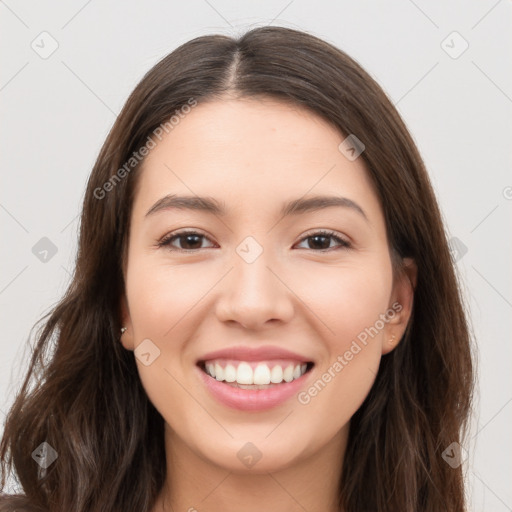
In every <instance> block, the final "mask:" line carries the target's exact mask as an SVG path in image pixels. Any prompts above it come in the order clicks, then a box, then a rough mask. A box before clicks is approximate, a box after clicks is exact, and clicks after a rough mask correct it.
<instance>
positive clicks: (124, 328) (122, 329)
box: [121, 327, 127, 336]
mask: <svg viewBox="0 0 512 512" xmlns="http://www.w3.org/2000/svg"><path fill="white" fill-rule="evenodd" d="M126 329H127V327H121V336H122V335H123V334H124V333H125V332H126Z"/></svg>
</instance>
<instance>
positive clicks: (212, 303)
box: [1, 27, 473, 512]
mask: <svg viewBox="0 0 512 512" xmlns="http://www.w3.org/2000/svg"><path fill="white" fill-rule="evenodd" d="M33 378H37V379H38V382H37V386H35V387H33V386H32V387H31V385H30V384H31V382H32V379H33ZM472 386H473V374H472V363H471V354H470V336H469V333H468V326H467V321H466V318H465V315H464V308H463V304H462V299H461V295H460V291H459V288H458V284H457V280H456V276H455V272H454V267H453V263H452V261H451V258H450V252H449V249H448V245H447V241H446V237H445V233H444V229H443V224H442V220H441V215H440V212H439V209H438V206H437V202H436V199H435V196H434V193H433V190H432V187H431V185H430V182H429V179H428V176H427V173H426V171H425V168H424V165H423V163H422V160H421V158H420V156H419V154H418V151H417V149H416V147H415V145H414V143H413V141H412V139H411V137H410V135H409V134H408V132H407V129H406V127H405V126H404V124H403V122H402V121H401V119H400V117H399V115H398V113H397V112H396V110H395V109H394V107H393V105H392V104H391V103H390V101H389V100H388V99H387V97H386V96H385V94H384V92H383V91H382V89H381V88H380V87H379V86H378V85H377V84H376V83H375V81H373V79H372V78H371V77H370V76H369V75H368V74H367V73H366V72H365V71H364V70H363V69H361V67H360V66H359V65H358V64H357V63H356V62H355V61H354V60H352V59H351V58H350V57H348V56H347V55H346V54H344V53H343V52H342V51H340V50H338V49H336V48H335V47H333V46H331V45H330V44H328V43H326V42H324V41H322V40H320V39H317V38H316V37H313V36H311V35H309V34H306V33H303V32H300V31H295V30H291V29H286V28H278V27H262V28H257V29H254V30H251V31H250V32H248V33H246V34H245V35H243V36H242V37H240V38H239V39H232V38H229V37H226V36H220V35H217V36H205V37H199V38H197V39H194V40H192V41H190V42H188V43H186V44H184V45H182V46H181V47H180V48H178V49H177V50H175V51H174V52H172V53H171V54H170V55H168V56H167V57H165V58H164V59H163V60H162V61H160V62H159V63H158V64H157V65H156V66H155V67H154V68H153V69H151V70H150V71H149V72H148V73H147V74H146V76H145V77H144V78H143V79H142V81H141V82H140V83H139V84H138V86H137V87H136V88H135V90H134V91H133V93H132V94H131V96H130V97H129V99H128V101H127V103H126V105H125V107H124V108H123V111H122V112H121V114H120V115H119V117H118V119H117V120H116V122H115V124H114V126H113V128H112V130H111V132H110V134H109V135H108V137H107V140H106V142H105V144H104V146H103V148H102V150H101V152H100V154H99V156H98V159H97V161H96V164H95V166H94V168H93V170H92V174H91V176H90V179H89V182H88V185H87V191H86V195H85V200H84V204H83V212H82V219H81V230H80V241H79V252H78V258H77V263H76V270H75V273H74V276H73V280H72V283H71V285H70V287H69V289H68V291H67V293H66V295H65V297H64V298H63V300H62V301H61V302H60V303H59V305H58V306H57V307H56V308H55V310H54V311H53V312H52V313H51V315H50V316H49V318H48V319H47V320H46V323H45V324H44V328H43V330H42V332H41V334H40V336H39V339H38V343H37V345H36V347H35V350H34V354H33V357H32V361H31V368H30V372H29V374H28V375H27V377H26V379H25V382H24V384H23V387H22V390H21V393H20V394H19V395H18V396H17V398H16V401H15V402H14V405H13V406H12V408H11V410H10V412H9V415H8V418H7V422H6V425H5V431H4V436H3V440H2V444H1V454H2V465H3V477H4V480H3V485H5V477H6V475H7V474H8V471H9V470H11V469H14V470H15V473H16V475H17V477H18V479H19V482H20V484H21V485H22V487H23V495H20V496H17V497H16V496H10V497H8V496H4V498H3V508H2V509H1V510H15V509H17V510H21V509H25V510H44V511H61V510H73V511H77V512H78V511H80V512H82V511H86V510H87V511H89V510H91V511H92V510H102V511H114V510H115V511H117V510H123V511H125V510H130V511H134V512H135V511H140V512H142V511H151V512H163V511H167V510H199V511H200V510H209V511H216V510H221V509H222V510H226V509H227V510H229V509H235V508H236V509H237V510H244V511H246V512H247V511H252V510H269V511H272V510H290V511H295V510H310V511H313V510H322V511H338V510H342V511H344V512H363V511H365V512H366V511H372V512H384V511H393V512H396V511H401V512H402V511H404V512H405V511H407V512H409V511H410V512H413V511H414V512H420V511H422V512H434V511H435V512H438V511H439V510H443V511H448V512H461V511H463V510H465V500H464V488H463V476H462V470H461V465H460V462H461V461H455V463H454V461H453V460H450V459H449V457H447V455H446V450H449V456H450V457H452V459H454V458H457V453H458V452H457V449H458V447H459V446H460V444H459V443H462V440H463V435H464V432H465V428H466V422H467V418H468V413H469V408H470V400H471V392H472Z"/></svg>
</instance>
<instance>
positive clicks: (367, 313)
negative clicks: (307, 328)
mask: <svg viewBox="0 0 512 512" xmlns="http://www.w3.org/2000/svg"><path fill="white" fill-rule="evenodd" d="M300 275H301V274H300V273H297V277H295V281H294V282H295V285H294V287H295V288H294V291H296V293H297V295H299V296H300V297H301V298H302V300H303V301H304V303H305V304H306V305H307V306H308V307H309V308H310V310H311V311H312V312H313V313H314V314H315V315H316V317H317V318H318V319H319V320H321V321H322V324H323V325H324V327H325V328H326V329H325V330H324V329H322V331H323V332H325V333H326V340H328V345H329V350H330V351H331V352H332V351H333V350H335V351H336V352H337V353H339V351H344V350H345V347H346V346H347V345H350V342H351V341H352V340H353V339H355V338H356V337H357V336H358V335H359V334H360V333H361V332H364V331H365V329H366V328H369V327H370V326H373V325H374V324H375V322H376V321H378V320H379V318H380V315H381V314H384V313H385V312H386V310H387V308H388V302H389V297H390V294H391V289H392V276H391V267H390V264H389V265H388V262H387V260H384V259H382V260H377V259H376V258H374V259H372V260H370V259H367V260H366V262H357V264H352V265H350V264H349V263H347V264H346V265H344V266H338V267H320V266H319V267H318V268H317V269H309V271H308V273H307V276H308V277H307V279H306V278H304V277H303V276H302V277H299V276H300ZM331 355H332V354H331Z"/></svg>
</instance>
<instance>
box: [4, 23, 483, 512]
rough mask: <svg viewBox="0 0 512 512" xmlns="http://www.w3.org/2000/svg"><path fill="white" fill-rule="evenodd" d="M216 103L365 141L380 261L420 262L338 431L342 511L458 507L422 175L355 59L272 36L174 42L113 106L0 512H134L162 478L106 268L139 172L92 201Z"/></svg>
mask: <svg viewBox="0 0 512 512" xmlns="http://www.w3.org/2000/svg"><path fill="white" fill-rule="evenodd" d="M227 95H229V96H231V97H241V98H242V97H247V98H250V97H256V96H262V97H271V98H274V99H280V100H282V101H287V102H290V103H292V104H295V105H300V106H303V107H305V108H307V109H310V110H311V111H312V112H314V113H316V114H317V115H319V116H321V117H322V118H324V119H326V120H327V121H329V122H330V123H332V125H334V126H335V127H337V129H339V131H340V133H341V134H343V135H345V136H346V135H348V134H355V135H356V136H357V137H358V139H360V140H361V141H362V142H363V143H364V145H365V146H366V148H365V151H364V152H363V153H362V158H363V159H364V162H365V165H366V167H367V170H368V173H369V176H370V177H371V179H372V182H373V184H374V186H375V189H376V191H377V193H378V195H379V199H380V202H381V207H382V210H383V212H384V217H385V220H386V225H387V232H388V239H389V243H390V249H391V250H392V252H393V253H395V254H398V255H399V256H400V258H404V257H411V258H413V259H414V260H415V262H416V264H417V267H418V276H417V285H416V289H415V293H414V307H413V312H412V316H411V319H410V322H409V325H408V327H407V330H406V333H405V335H404V337H403V338H402V340H401V342H400V344H399V345H398V347H397V348H396V349H395V350H393V351H392V352H391V353H389V354H387V355H386V356H384V357H383V358H382V362H381V366H380V369H379V372H378V375H377V378H376V381H375V383H374V385H373V387H372V389H371V391H370V393H369V395H368V397H367V398H366V400H365V401H364V403H363V404H362V406H361V407H360V408H359V410H358V411H357V412H356V413H355V415H354V416H353V417H352V420H351V425H350V434H349V442H348V447H347V452H346V455H345V458H344V466H343V474H342V478H341V481H340V486H339V496H340V502H339V503H340V508H343V510H345V511H346V512H370V511H371V512H384V511H390V512H439V511H440V510H442V511H444V512H462V511H463V510H465V500H464V488H463V473H462V470H461V467H458V468H455V469H454V468H452V467H450V465H448V464H447V463H446V462H445V461H444V460H443V458H442V456H441V454H442V452H443V450H444V449H445V448H447V447H448V446H449V445H450V444H451V443H453V442H461V443H462V438H463V436H464V434H465V432H466V428H467V421H468V415H469V411H470V403H471V396H472V389H473V370H472V358H471V337H470V334H469V328H468V321H467V319H466V316H465V312H464V305H463V302H462V297H461V292H460V289H459V284H458V282H457V277H456V274H455V271H454V264H453V261H452V259H451V256H450V251H449V248H448V243H447V238H446V234H445V232H444V227H443V223H442V217H441V214H440V211H439V208H438V205H437V202H436V198H435V196H434V193H433V190H432V187H431V184H430V181H429V178H428V175H427V172H426V170H425V167H424V164H423V162H422V160H421V157H420V155H419V153H418V150H417V148H416V146H415V144H414V142H413V140H412V138H411V136H410V135H409V133H408V131H407V129H406V127H405V125H404V123H403V121H402V120H401V118H400V116H399V114H398V113H397V111H396V109H395V108H394V106H393V105H392V103H391V102H390V101H389V99H388V98H387V97H386V95H385V94H384V92H383V91H382V89H381V88H380V87H379V85H378V84H377V83H376V82H375V81H374V80H373V79H372V78H371V77H370V76H369V75H368V74H367V73H366V72H365V71H364V70H363V69H362V68H361V67H360V66H359V64H357V63H356V62H355V61H354V60H353V59H351V58H350V57H349V56H347V55H346V54H345V53H344V52H342V51H341V50H339V49H337V48H335V47H334V46H332V45H330V44H328V43H327V42H325V41H322V40H321V39H318V38H316V37H314V36H312V35H309V34H307V33H304V32H301V31H296V30H291V29H287V28H280V27H261V28H256V29H254V30H251V31H249V32H247V33H246V34H244V35H242V36H241V37H239V38H230V37H227V36H222V35H212V36H204V37H198V38H196V39H194V40H192V41H189V42H187V43H186V44H183V45H182V46H180V47H179V48H178V49H176V50H175V51H173V52H172V53H171V54H169V55H168V56H166V57H165V58H164V59H162V60H161V61H160V62H159V63H158V64H156V65H155V66H154V67H153V68H152V69H151V70H150V71H149V72H148V73H147V74H146V75H145V76H144V78H143V79H142V80H141V82H140V83H139V84H138V85H137V87H136V88H135V90H134V91H133V93H132V94H131V95H130V97H129V98H128V101H127V102H126V104H125V106H124V108H123V110H122V112H121V113H120V115H119V117H118V118H117V120H116V122H115V123H114V125H113V127H112V129H111V131H110V133H109V135H108V137H107V139H106V141H105V143H104V145H103V147H102V149H101V151H100V153H99V156H98V158H97V161H96V163H95V165H94V168H93V170H92V173H91V175H90V178H89V181H88V184H87V190H86V194H85V198H84V203H83V212H82V217H81V226H80V238H79V249H78V256H77V261H76V268H75V271H74V275H73V279H72V282H71V284H70V286H69V289H68V290H67V292H66V293H65V296H64V297H63V299H62V300H61V301H60V302H59V304H58V305H57V306H56V307H55V308H54V309H53V311H52V312H51V313H49V314H48V315H46V316H45V317H43V318H42V319H41V322H42V321H43V320H44V324H43V327H42V329H41V330H40V332H39V333H38V336H37V342H36V344H35V346H34V347H33V355H32V358H31V361H30V368H29V371H28V373H27V375H26V377H25V380H24V382H23V385H22V387H21V390H20V392H19V393H18V395H17V397H16V400H15V402H14V404H13V406H12V408H11V409H10V411H9V414H8V416H7V420H6V423H5V430H4V434H3V439H2V443H1V451H0V454H1V457H2V488H5V484H6V476H7V475H8V474H10V473H12V472H13V469H14V470H15V474H16V475H17V478H18V480H19V484H20V485H21V486H22V491H23V492H22V493H21V492H20V496H19V497H18V498H14V497H12V496H11V497H7V496H4V498H3V501H2V503H4V505H3V507H5V508H2V507H1V506H0V510H12V509H15V508H16V507H17V508H18V510H20V509H21V507H22V506H25V507H26V510H29V509H30V510H41V511H45V512H54V511H59V512H61V511H63V510H66V511H73V512H85V511H99V510H101V511H102V512H107V511H127V510H129V511H131V512H143V511H147V510H149V509H150V508H151V507H152V506H153V505H154V503H155V500H156V497H157V494H158V493H159V491H160V489H161V487H162V485H163V483H164V480H165V471H166V469H165V468H166V467H165V450H164V444H163V425H164V423H163V418H162V417H161V416H160V414H159V413H158V412H157V411H156V409H155V408H154V407H153V405H152V404H151V403H150V402H149V400H148V398H147V396H146V393H145V391H144V389H143V387H142V385H141V382H140V379H139V376H138V372H137V368H136V364H135V361H134V356H133V353H132V352H129V351H127V350H125V349H124V348H123V347H122V345H121V344H120V343H119V341H118V340H119V330H120V327H121V325H120V306H119V305H120V298H121V297H122V295H123V294H124V281H123V273H122V265H121V262H123V261H124V254H125V252H124V251H125V249H126V244H127V239H128V236H127V235H128V233H129V227H130V226H129V218H130V213H131V208H132V204H133V197H134V192H135V184H136V179H137V175H138V172H137V171H138V170H140V165H136V166H134V168H133V169H132V170H131V171H130V172H129V173H127V175H126V176H124V177H123V179H119V180H117V181H116V182H115V186H113V187H112V188H111V190H109V191H108V193H105V194H102V197H101V198H99V194H98V190H99V189H103V190H105V188H104V185H105V183H106V182H108V181H109V180H110V181H111V182H112V183H114V182H113V181H112V179H113V176H114V175H115V174H116V173H117V172H118V170H119V169H120V168H121V167H122V166H123V165H124V164H125V163H126V162H127V161H128V160H129V159H130V157H131V156H132V154H133V152H134V151H138V150H139V148H141V147H142V146H143V145H144V144H145V143H146V140H147V137H148V135H150V134H151V133H153V131H154V130H155V129H157V128H158V127H159V126H160V125H161V124H162V123H165V122H166V121H167V120H168V119H169V118H170V117H171V116H172V115H173V114H174V113H175V112H176V111H179V109H180V108H182V107H183V106H184V105H186V104H187V102H190V100H191V99H193V100H194V101H197V102H198V104H200V103H201V102H204V101H211V100H222V99H223V98H225V97H226V96H227ZM118 177H119V175H118ZM31 382H32V384H33V385H32V386H31ZM44 441H46V442H47V443H48V444H49V445H51V446H52V447H53V448H55V450H56V451H57V452H58V459H57V460H56V461H55V462H54V463H53V464H52V465H50V467H48V469H47V471H46V472H43V473H42V474H41V469H40V467H39V465H38V464H36V463H35V462H34V460H33V458H32V457H31V453H32V452H33V450H35V449H36V448H37V447H38V446H39V445H40V444H41V443H42V442H44ZM38 470H39V471H38ZM9 472H10V473H9ZM16 500H18V501H16ZM15 503H19V505H15ZM9 504H10V505H9ZM9 507H10V508H9Z"/></svg>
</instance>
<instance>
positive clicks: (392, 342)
mask: <svg viewBox="0 0 512 512" xmlns="http://www.w3.org/2000/svg"><path fill="white" fill-rule="evenodd" d="M389 343H390V344H391V345H393V344H394V343H395V335H394V334H393V336H391V339H390V340H389Z"/></svg>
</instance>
